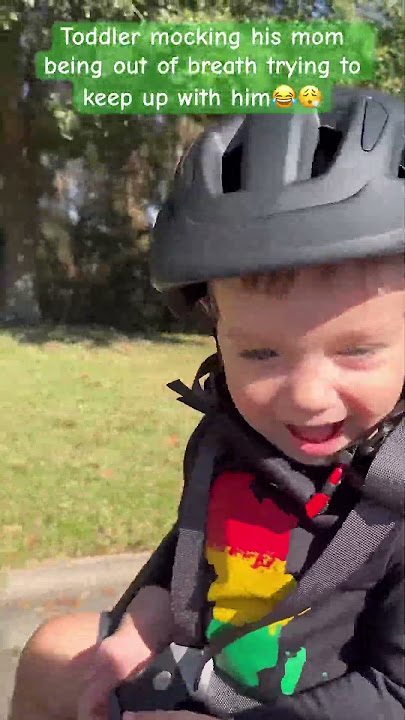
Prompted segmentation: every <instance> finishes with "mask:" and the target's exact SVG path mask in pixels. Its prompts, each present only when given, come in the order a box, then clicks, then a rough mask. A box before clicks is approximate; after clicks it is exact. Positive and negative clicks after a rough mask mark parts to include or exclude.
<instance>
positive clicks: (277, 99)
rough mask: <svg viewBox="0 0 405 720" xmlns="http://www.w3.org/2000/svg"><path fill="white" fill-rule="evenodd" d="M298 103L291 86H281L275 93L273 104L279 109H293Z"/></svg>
mask: <svg viewBox="0 0 405 720" xmlns="http://www.w3.org/2000/svg"><path fill="white" fill-rule="evenodd" d="M296 102H297V101H296V99H295V92H294V90H293V89H292V87H290V86H289V85H279V86H278V88H276V89H275V91H274V92H273V103H276V105H277V107H291V105H292V104H293V103H296Z"/></svg>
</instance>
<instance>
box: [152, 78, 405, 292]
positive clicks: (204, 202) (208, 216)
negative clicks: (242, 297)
mask: <svg viewBox="0 0 405 720" xmlns="http://www.w3.org/2000/svg"><path fill="white" fill-rule="evenodd" d="M404 165H405V160H404V103H403V102H402V100H401V99H399V98H395V97H392V96H390V95H387V94H384V93H381V92H377V91H375V90H373V89H370V88H353V87H336V88H335V90H334V97H333V110H332V111H331V112H325V113H319V114H318V113H314V114H305V115H299V114H296V115H294V114H289V115H284V114H283V115H276V114H273V115H272V114H268V115H247V116H239V115H238V116H233V117H231V118H230V119H227V120H226V121H225V122H223V123H222V124H220V125H218V126H216V127H213V128H210V129H209V130H207V131H205V132H204V133H203V134H202V135H201V136H200V137H199V138H198V139H197V140H196V142H195V143H194V144H193V145H192V146H191V148H190V150H189V151H188V153H187V154H186V155H185V157H184V158H183V159H182V160H181V162H180V163H179V166H178V168H177V170H176V175H175V180H174V186H173V190H172V192H171V194H170V196H169V197H168V199H167V200H166V202H165V204H164V205H163V207H162V209H161V211H160V213H159V215H158V217H157V220H156V224H155V227H154V231H153V241H152V247H151V274H152V281H153V283H154V285H155V287H157V288H158V289H159V290H161V291H173V290H174V289H177V290H179V289H180V290H181V294H182V296H183V299H184V298H185V299H186V303H187V304H189V305H191V304H193V303H194V302H195V301H196V300H197V299H198V298H199V297H201V296H202V295H203V294H204V293H205V283H206V281H207V280H209V279H213V278H219V277H231V276H237V275H241V274H247V273H256V272H258V273H264V272H266V271H271V270H274V269H276V268H288V267H291V266H300V265H314V264H323V263H331V262H339V261H342V260H345V259H354V258H366V257H373V256H380V255H386V254H395V253H402V252H403V248H404V245H403V242H404V194H403V182H402V180H401V178H403V177H404ZM177 294H178V293H177Z"/></svg>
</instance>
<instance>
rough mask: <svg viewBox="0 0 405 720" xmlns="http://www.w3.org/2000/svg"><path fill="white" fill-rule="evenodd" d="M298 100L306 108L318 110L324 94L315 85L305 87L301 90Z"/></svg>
mask: <svg viewBox="0 0 405 720" xmlns="http://www.w3.org/2000/svg"><path fill="white" fill-rule="evenodd" d="M298 100H299V101H300V103H301V105H303V106H304V107H306V108H316V107H318V105H319V104H320V102H321V100H322V94H321V91H320V90H318V88H317V87H315V85H305V87H303V88H301V90H300V94H299V95H298Z"/></svg>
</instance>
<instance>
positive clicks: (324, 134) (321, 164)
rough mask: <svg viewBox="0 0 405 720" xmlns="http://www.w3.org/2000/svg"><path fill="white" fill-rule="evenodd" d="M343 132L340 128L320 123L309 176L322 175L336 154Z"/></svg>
mask: <svg viewBox="0 0 405 720" xmlns="http://www.w3.org/2000/svg"><path fill="white" fill-rule="evenodd" d="M342 137H343V133H342V132H341V131H340V130H336V129H335V128H332V127H330V126H329V125H321V126H320V128H319V140H318V145H317V147H316V150H315V154H314V159H313V162H312V172H311V177H317V176H318V175H323V174H324V173H325V172H326V171H327V170H329V167H330V166H331V165H332V162H333V160H334V158H335V157H336V155H337V151H338V149H339V145H340V142H341V139H342Z"/></svg>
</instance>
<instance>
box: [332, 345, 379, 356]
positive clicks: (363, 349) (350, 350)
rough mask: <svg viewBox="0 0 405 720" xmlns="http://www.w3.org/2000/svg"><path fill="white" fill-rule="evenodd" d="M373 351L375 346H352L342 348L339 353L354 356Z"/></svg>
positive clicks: (368, 353) (369, 353)
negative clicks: (345, 348)
mask: <svg viewBox="0 0 405 720" xmlns="http://www.w3.org/2000/svg"><path fill="white" fill-rule="evenodd" d="M374 351H375V348H371V347H353V348H348V349H347V350H343V352H341V353H340V355H346V356H347V355H349V356H352V357H353V356H354V357H362V356H364V355H371V354H372V353H373V352H374Z"/></svg>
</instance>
